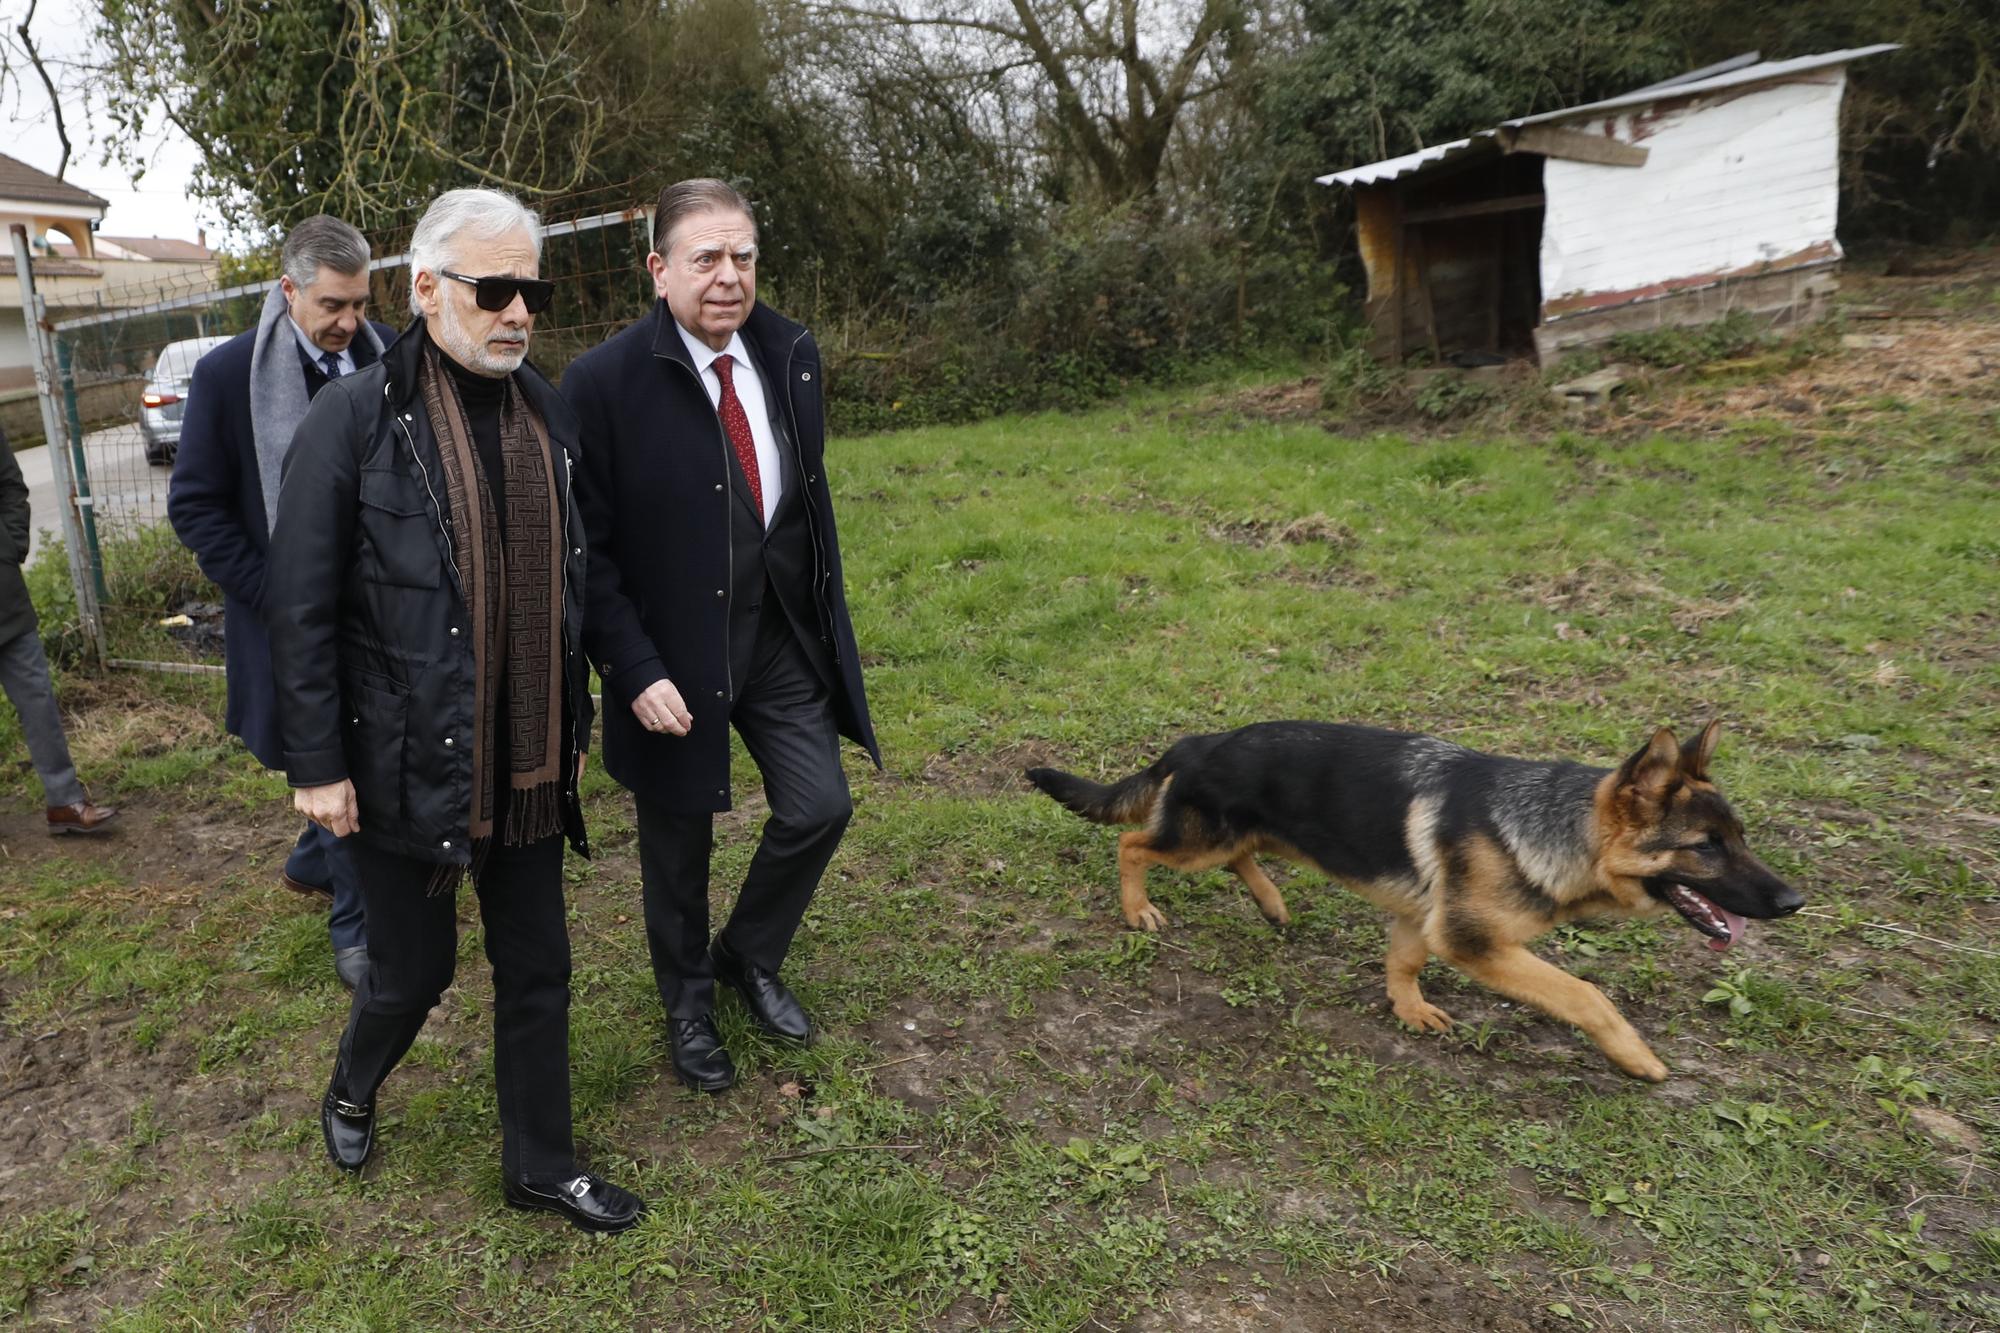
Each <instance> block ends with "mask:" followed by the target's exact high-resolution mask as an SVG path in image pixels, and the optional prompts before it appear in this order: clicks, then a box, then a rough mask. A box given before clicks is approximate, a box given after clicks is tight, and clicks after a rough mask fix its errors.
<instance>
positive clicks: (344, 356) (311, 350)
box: [285, 315, 361, 375]
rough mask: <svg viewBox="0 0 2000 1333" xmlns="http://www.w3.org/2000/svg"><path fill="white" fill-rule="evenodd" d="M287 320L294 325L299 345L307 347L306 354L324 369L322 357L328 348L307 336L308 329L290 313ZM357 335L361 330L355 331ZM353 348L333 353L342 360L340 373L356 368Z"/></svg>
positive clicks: (293, 329) (357, 335)
mask: <svg viewBox="0 0 2000 1333" xmlns="http://www.w3.org/2000/svg"><path fill="white" fill-rule="evenodd" d="M285 322H286V323H287V324H289V325H291V326H292V333H293V335H294V336H295V337H297V338H298V340H299V346H300V347H303V348H304V349H305V352H306V355H307V356H309V357H311V358H312V362H313V364H314V365H316V366H319V367H321V368H322V369H324V368H325V366H326V363H325V362H324V361H322V360H320V358H321V357H323V356H325V355H326V348H324V347H321V346H319V345H318V344H317V343H315V342H313V340H312V339H310V338H308V337H306V331H305V330H304V329H302V328H300V327H299V322H298V321H297V320H296V319H293V318H292V317H291V316H290V315H287V316H285ZM355 336H356V337H357V338H358V337H360V336H361V335H360V333H359V331H357V332H356V333H355ZM353 350H354V349H353V348H352V347H349V348H348V349H347V350H346V351H341V352H335V353H334V354H333V355H334V357H335V359H336V360H338V361H339V362H340V373H341V374H343V375H345V374H349V373H351V372H352V371H353V370H354V357H353V355H352V353H353Z"/></svg>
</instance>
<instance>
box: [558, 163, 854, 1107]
mask: <svg viewBox="0 0 2000 1333" xmlns="http://www.w3.org/2000/svg"><path fill="white" fill-rule="evenodd" d="M652 239H653V251H652V253H651V254H649V255H647V257H646V264H647V268H648V270H649V271H650V272H651V274H652V277H653V288H654V292H655V294H656V295H657V296H658V298H659V299H658V301H657V302H656V304H655V305H654V308H653V311H652V313H651V314H650V315H649V316H647V317H646V318H644V319H641V320H640V321H638V322H637V323H635V324H632V325H630V326H628V327H627V328H625V329H624V330H622V331H620V332H619V333H617V334H615V335H613V336H612V337H611V338H610V339H608V340H607V341H606V342H604V343H603V344H601V345H600V346H598V347H596V348H593V349H592V350H591V351H589V352H586V353H585V354H584V355H582V356H580V357H578V358H577V359H576V361H574V362H573V363H571V365H570V367H569V369H568V371H567V372H565V374H564V375H563V382H562V388H563V394H564V396H565V397H567V398H568V399H569V401H570V403H571V405H572V406H573V407H574V408H575V409H576V412H577V416H578V417H579V419H580V421H581V423H582V430H581V439H582V457H581V459H580V460H579V471H578V474H577V479H576V480H577V497H578V500H579V503H580V504H581V507H582V511H583V517H584V527H585V531H586V533H587V536H588V541H587V545H588V548H589V552H590V560H589V575H588V601H587V609H586V612H585V627H584V645H585V648H586V649H587V651H588V652H589V654H590V656H591V659H592V660H593V661H594V662H595V663H596V664H597V670H598V674H599V675H600V676H601V677H602V679H603V682H604V695H605V707H604V765H605V769H606V771H607V772H609V773H610V774H611V776H612V777H613V778H615V779H617V780H618V781H619V782H620V783H622V784H624V785H625V786H626V787H627V788H629V789H630V790H631V792H632V794H633V801H634V805H635V806H636V809H637V814H638V827H639V862H640V873H641V877H642V880H643V883H644V895H645V918H646V939H647V944H648V947H649V949H650V950H651V953H652V961H653V976H654V980H655V981H656V983H657V984H658V986H659V989H660V999H661V1002H662V1003H663V1004H664V1005H665V1007H666V1012H667V1027H668V1033H669V1037H670V1043H671V1048H672V1054H673V1067H674V1072H675V1074H676V1075H677V1076H678V1077H679V1078H680V1079H681V1080H682V1081H683V1082H685V1083H686V1084H688V1085H689V1086H690V1087H694V1088H698V1089H701V1090H702V1091H705V1092H720V1091H722V1090H723V1089H724V1088H727V1087H729V1086H730V1084H732V1083H733V1082H735V1078H736V1071H735V1066H734V1064H733V1063H732V1062H731V1060H730V1058H729V1053H728V1051H727V1050H725V1049H724V1048H723V1046H722V1041H721V1038H720V1036H719V1035H718V1033H717V1031H716V1027H715V1020H714V1013H715V990H716V982H717V981H718V980H719V981H721V982H723V983H724V984H726V985H728V986H730V987H731V988H732V989H734V990H736V991H737V992H738V993H739V994H740V995H741V996H742V998H743V1001H744V1003H745V1005H746V1006H747V1008H748V1009H749V1012H750V1016H751V1018H752V1019H753V1020H754V1021H755V1022H756V1023H757V1025H758V1026H759V1027H761V1028H762V1029H764V1030H765V1031H766V1032H768V1033H770V1034H771V1035H772V1036H775V1037H778V1038H781V1039H784V1040H787V1041H792V1042H798V1043H804V1042H809V1041H810V1040H811V1039H812V1035H813V1027H812V1022H811V1019H810V1018H809V1017H808V1015H807V1014H806V1012H805V1009H804V1007H803V1006H802V1005H801V1004H800V1003H799V1001H798V999H797V997H795V996H794V995H793V994H792V992H791V991H790V989H789V988H788V987H787V986H786V985H785V984H784V982H783V981H781V980H780V979H779V976H778V972H779V969H780V968H781V967H782V965H783V963H784V960H785V956H786V954H787V952H788V951H789V950H790V948H791V943H792V937H793V935H794V934H795V933H796V931H797V930H798V928H799V923H800V921H801V920H802V919H803V918H804V916H805V911H806V907H807V905H808V904H809V903H810V902H811V900H812V896H813V892H814V890H815V889H817V888H818V885H819V881H820V877H821V875H822V874H823V873H824V872H825V870H826V865H827V862H828V861H829V860H830V859H831V858H832V856H833V852H834V849H835V848H836V847H837V846H838V845H839V843H840V838H841V834H842V833H843V832H844V831H845V829H846V827H847V821H848V817H849V816H850V815H851V814H852V812H853V806H852V804H851V802H850V800H849V798H848V790H847V778H846V775H845V773H844V772H843V771H842V770H841V765H840V737H842V736H846V737H848V738H849V739H851V740H853V741H855V742H856V743H858V744H860V745H862V746H865V747H866V748H867V750H868V752H869V754H870V756H871V757H872V758H873V759H874V760H875V762H876V763H877V764H878V765H879V764H880V763H881V756H880V752H879V751H878V750H877V748H876V745H875V736H874V731H873V729H872V728H871V726H870V724H869V720H868V705H867V701H866V699H865V698H864V696H863V693H862V685H861V666H860V662H859V660H858V655H857V653H856V651H855V645H854V628H853V625H852V623H851V622H850V620H849V618H848V613H847V596H846V590H845V588H844V586H843V583H842V578H841V568H840V548H839V544H838V542H837V541H836V538H835V533H834V520H833V502H832V497H831V493H830V490H829V488H828V485H827V476H826V466H825V462H824V448H825V411H824V404H825V400H824V397H823V390H822V381H821V375H820V359H819V348H818V345H817V344H816V343H814V341H813V338H812V335H811V334H810V333H808V332H807V331H806V330H805V329H804V328H802V327H800V326H799V325H797V324H794V323H793V322H792V321H790V320H788V319H786V318H784V317H783V316H781V315H779V314H778V313H776V312H775V311H773V310H771V309H770V308H768V307H766V306H762V305H759V304H758V303H757V282H756V275H757V223H756V218H755V214H754V213H753V211H752V209H751V205H750V202H749V200H747V199H745V198H744V197H743V196H742V195H741V194H739V193H738V192H737V191H736V190H735V189H733V188H732V187H730V186H729V185H727V184H725V183H723V182H722V181H719V180H689V181H682V182H680V183H678V184H675V185H670V186H668V187H667V188H666V189H664V190H662V191H661V192H660V199H659V205H658V208H657V209H656V211H655V214H654V221H653V238H652ZM730 726H734V727H735V728H736V730H737V732H738V734H740V735H741V736H742V737H743V741H744V745H745V747H746V748H747V749H748V750H749V752H750V756H751V758H752V759H753V760H754V761H755V762H756V764H757V770H758V773H759V775H760V776H761V777H762V778H763V782H764V793H765V797H766V799H767V800H768V802H769V805H770V810H771V813H770V817H769V818H768V819H767V820H766V821H765V823H764V831H763V838H762V840H761V841H760V842H759V843H758V846H757V850H756V853H755V855H754V856H753V857H752V859H751V862H750V868H749V871H748V872H747V874H746V875H745V876H744V881H743V886H742V890H741V892H740V893H739V894H738V896H737V900H736V905H735V908H734V910H733V911H732V912H731V913H730V915H729V918H728V920H727V922H726V923H725V924H724V925H723V927H722V929H721V930H720V931H719V932H718V933H717V934H716V935H715V937H714V939H713V941H711V940H710V937H709V913H708V887H709V886H708V867H709V853H710V849H711V846H712V841H713V829H712V825H713V817H714V814H715V812H716V811H719V810H727V809H729V808H730V774H729V727H730Z"/></svg>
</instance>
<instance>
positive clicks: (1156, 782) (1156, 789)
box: [1027, 764, 1160, 824]
mask: <svg viewBox="0 0 2000 1333" xmlns="http://www.w3.org/2000/svg"><path fill="white" fill-rule="evenodd" d="M1159 769H1160V766H1159V765H1158V764H1154V765H1153V766H1152V767H1151V768H1146V769H1141V770H1140V771H1139V772H1137V773H1134V774H1133V775H1132V776H1131V777H1129V778H1126V779H1124V780H1123V781H1121V782H1114V783H1112V784H1111V785H1110V786H1105V785H1103V784H1101V783H1096V782H1092V781H1091V780H1090V779H1088V778H1080V777H1078V776H1076V775H1075V774H1074V773H1064V772H1062V771H1061V770H1059V769H1054V768H1031V769H1029V770H1027V776H1028V781H1030V782H1032V783H1034V784H1035V785H1036V786H1037V787H1039V788H1041V789H1042V790H1043V791H1044V792H1046V793H1047V794H1048V795H1050V796H1053V797H1054V798H1055V799H1056V800H1057V801H1058V802H1060V803H1061V804H1062V805H1063V806H1065V807H1066V808H1068V809H1069V810H1071V811H1073V812H1074V813H1076V814H1079V815H1082V816H1083V817H1084V818H1085V819H1088V820H1089V821H1090V822H1091V823H1093V824H1143V823H1145V822H1146V820H1147V819H1148V818H1150V817H1151V815H1152V813H1153V802H1154V801H1155V800H1156V799H1158V797H1159V794H1160V771H1159Z"/></svg>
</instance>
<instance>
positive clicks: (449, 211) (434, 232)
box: [410, 190, 542, 310]
mask: <svg viewBox="0 0 2000 1333" xmlns="http://www.w3.org/2000/svg"><path fill="white" fill-rule="evenodd" d="M517 231H525V232H526V233H527V234H528V237H529V239H530V241H532V242H533V244H534V247H535V258H536V259H537V260H540V259H541V257H542V220H541V218H540V217H538V216H536V214H535V213H534V211H533V210H532V209H530V208H529V207H528V206H527V205H526V204H523V203H522V202H521V201H520V200H519V199H516V198H515V197H514V196H513V195H511V194H508V193H506V192H505V191H504V190H446V191H445V192H444V193H443V194H441V195H439V196H438V197H437V198H435V199H433V200H431V206H430V207H429V208H427V209H425V210H424V216H423V219H422V220H421V221H419V222H418V223H417V229H416V231H414V232H412V233H411V235H410V307H411V309H412V310H414V309H416V304H417V274H419V273H423V272H429V273H432V274H435V273H437V272H438V271H439V270H440V269H442V268H444V267H445V266H446V265H448V264H451V263H455V262H456V255H457V253H458V243H459V241H460V239H461V238H465V239H471V240H475V241H490V240H495V239H497V238H499V237H502V236H507V235H510V234H512V233H514V232H517Z"/></svg>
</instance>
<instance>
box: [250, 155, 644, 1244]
mask: <svg viewBox="0 0 2000 1333" xmlns="http://www.w3.org/2000/svg"><path fill="white" fill-rule="evenodd" d="M540 260H541V229H540V225H539V223H538V221H537V219H536V218H535V215H534V214H533V213H530V212H529V211H528V210H527V209H526V208H524V207H522V205H521V203H520V202H519V201H518V200H516V199H514V198H513V197H512V196H511V195H506V194H502V193H499V192H498V191H493V190H452V191H450V192H448V193H446V194H443V195H440V196H439V197H438V199H437V200H436V201H435V202H434V203H433V204H432V205H431V206H430V208H429V210H428V211H426V212H425V214H424V217H423V220H422V221H420V222H419V223H418V224H417V229H416V232H415V234H414V235H413V236H412V237H411V240H410V268H411V289H412V292H411V294H412V304H413V305H414V306H415V307H416V310H417V318H416V320H415V321H414V322H413V323H412V324H411V325H410V327H409V328H408V329H406V330H405V331H404V332H403V334H402V336H401V338H400V339H398V340H397V342H396V345H395V346H394V347H392V348H390V349H389V351H388V352H387V353H386V354H385V355H384V356H383V358H382V360H381V361H380V362H379V363H378V364H376V365H374V366H370V367H369V368H368V369H366V370H364V371H361V372H359V373H357V374H355V375H353V376H351V377H348V378H347V379H344V380H340V381H337V382H336V383H335V384H333V385H332V386H330V387H329V388H328V389H327V391H326V392H323V393H322V394H320V396H319V397H318V398H317V399H315V400H314V403H313V407H312V411H311V412H310V413H308V414H307V417H306V420H305V423H304V424H303V425H302V426H300V427H299V433H298V438H297V440H296V442H295V443H294V445H293V447H292V451H291V454H290V456H289V457H288V458H287V460H286V463H285V473H284V482H283V486H282V487H281V489H280V491H279V494H278V523H277V528H276V530H275V531H274V532H273V534H272V537H271V556H272V560H271V565H272V568H271V574H270V576H269V579H268V582H267V590H266V596H265V607H266V614H267V617H268V619H269V622H270V629H271V655H272V660H273V662H274V664H275V666H276V667H277V675H278V683H279V702H280V705H281V715H282V717H283V721H284V735H285V767H286V771H287V774H288V776H289V778H290V780H291V784H292V786H293V788H294V789H295V796H294V800H295V803H296V804H297V806H298V808H299V809H300V810H301V811H303V812H304V813H305V814H306V815H307V817H309V818H310V819H312V820H313V821H314V822H315V823H318V824H321V825H323V826H325V827H326V828H327V829H329V830H331V831H332V832H333V833H335V834H337V835H340V836H342V837H347V838H350V839H351V840H352V843H353V847H352V853H353V856H354V860H355V863H356V866H357V868H358V869H359V871H360V880H361V884H362V890H363V895H364V897H365V899H366V902H367V908H368V922H369V929H370V933H371V935H372V936H373V943H372V948H371V954H370V957H371V964H372V965H371V966H370V968H369V971H368V975H367V976H366V977H365V978H364V979H363V981H362V983H361V986H360V988H359V989H358V990H357V991H356V992H355V996H354V1005H353V1008H352V1009H351V1010H350V1012H349V1014H348V1020H347V1030H346V1031H345V1033H343V1034H342V1036H341V1039H340V1053H339V1056H338V1057H337V1058H336V1060H335V1062H334V1067H333V1076H332V1078H331V1079H330V1080H329V1082H328V1085H327V1090H326V1095H325V1097H324V1099H323V1100H322V1102H321V1106H320V1129H321V1132H322V1135H323V1137H324V1139H325V1143H326V1151H327V1156H328V1157H329V1158H330V1159H331V1160H332V1161H333V1163H334V1165H336V1166H338V1167H340V1168H341V1169H342V1170H345V1171H351V1172H358V1171H360V1170H361V1169H362V1167H363V1166H364V1165H365V1164H366V1163H367V1160H368V1156H369V1153H370V1151H371V1149H372V1148H373V1146H374V1139H375V1128H376V1097H377V1094H378V1091H379V1089H380V1088H381V1086H382V1084H383V1081H384V1080H385V1079H386V1078H387V1077H388V1075H389V1072H390V1071H391V1070H392V1069H393V1068H394V1067H395V1065H396V1063H397V1061H399V1060H400V1059H401V1058H402V1057H403V1054H404V1053H405V1052H406V1051H408V1050H409V1048H410V1044H411V1042H413V1041H414V1040H415V1039H416V1037H417V1033H418V1031H419V1030H420V1029H421V1028H422V1027H423V1024H424V1020H425V1018H426V1016H427V1015H428V1014H429V1013H430V1011H431V1009H432V1008H433V1007H434V1006H435V1005H436V1004H437V1002H438V998H439V996H440V995H441V994H442V993H443V991H444V989H445V988H446V987H447V986H448V985H450V984H451V981H452V975H453V971H454V967H455V962H456V956H457V940H458V932H457V922H456V915H457V913H456V898H457V894H456V890H457V887H458V885H459V883H460V881H461V880H462V879H465V878H467V877H469V878H470V879H471V881H472V886H473V889H474V891H475V893H476V895H477V896H478V899H479V912H480V920H481V922H482V924H483V925H484V927H485V937H486V956H487V958H488V960H489V961H490V962H491V964H492V967H493V1004H494V1009H493V1052H494V1054H493V1075H494V1082H495V1085H496V1092H497V1093H498V1099H499V1104H500V1127H501V1154H502V1156H501V1179H502V1182H503V1185H504V1192H505V1197H506V1200H507V1202H508V1203H509V1204H511V1205H513V1206H515V1207H520V1208H539V1209H546V1210H548V1211H551V1212H555V1213H558V1214H561V1215H562V1216H564V1217H565V1218H567V1219H568V1220H569V1221H570V1222H572V1223H574V1224H575V1225H576V1226H579V1227H582V1228H584V1229H585V1230H588V1231H622V1230H624V1229H625V1228H627V1227H630V1226H631V1225H633V1223H635V1222H636V1221H637V1220H638V1218H639V1215H640V1213H641V1212H642V1211H643V1205H642V1204H641V1203H640V1202H639V1200H638V1199H636V1198H634V1197H633V1196H632V1195H631V1194H628V1193H627V1192H626V1191H624V1190H622V1189H620V1188H618V1187H617V1186H616V1185H613V1184H611V1183H610V1182H608V1181H605V1180H602V1179H600V1178H598V1177H597V1176H594V1175H591V1174H589V1173H587V1172H584V1171H583V1170H581V1169H580V1168H579V1167H578V1165H577V1162H576V1157H575V1145H574V1142H573V1139H572V1136H571V1127H570V1085H569V978H570V951H569V934H568V929H567V924H566V922H565V919H564V911H563V878H562V861H563V842H564V838H565V836H567V838H568V840H569V842H570V844H571V845H572V846H574V847H575V848H576V850H577V851H578V853H580V854H587V851H588V849H587V846H586V843H585V839H584V829H583V809H582V805H581V803H580V801H579V800H578V796H577V781H578V777H579V775H580V773H581V771H582V768H583V746H584V743H585V741H586V740H587V738H588V737H589V734H590V723H591V702H590V694H589V670H588V668H587V667H586V665H585V662H584V657H583V640H582V630H583V605H584V559H583V526H582V521H581V519H580V518H579V516H578V514H577V512H576V507H575V503H574V500H573V499H572V497H571V494H570V470H571V465H572V463H573V461H574V459H575V457H576V453H577V425H576V417H575V415H574V414H573V413H572V412H571V411H570V409H569V407H568V406H567V404H565V403H564V402H563V400H562V398H561V396H560V395H558V394H557V393H556V391H555V389H554V387H553V386H551V385H550V384H549V382H548V381H547V380H546V379H544V378H543V377H542V376H541V374H540V373H539V372H537V371H536V370H535V369H534V367H533V366H530V365H528V364H527V362H526V359H525V358H526V356H527V352H528V339H529V335H530V334H531V333H532V332H533V329H534V323H535V316H536V315H537V314H538V313H540V312H541V311H542V310H544V309H546V308H547V306H548V303H549V299H550V297H551V295H552V294H553V288H552V286H551V285H550V284H549V283H547V282H545V281H543V280H541V278H540V277H539V276H538V268H539V264H540Z"/></svg>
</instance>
